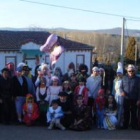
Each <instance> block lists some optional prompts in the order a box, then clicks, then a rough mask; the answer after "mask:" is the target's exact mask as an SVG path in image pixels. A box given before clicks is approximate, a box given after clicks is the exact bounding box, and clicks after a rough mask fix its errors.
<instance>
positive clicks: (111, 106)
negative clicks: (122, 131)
mask: <svg viewBox="0 0 140 140" xmlns="http://www.w3.org/2000/svg"><path fill="white" fill-rule="evenodd" d="M116 113H117V107H116V101H115V99H114V96H113V95H111V94H110V95H108V97H107V102H106V108H105V118H104V121H103V124H104V129H107V130H115V129H116V125H117V122H118V121H117V118H116Z"/></svg>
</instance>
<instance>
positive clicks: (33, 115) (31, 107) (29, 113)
mask: <svg viewBox="0 0 140 140" xmlns="http://www.w3.org/2000/svg"><path fill="white" fill-rule="evenodd" d="M29 100H30V101H32V102H29ZM38 118H39V110H38V106H37V104H36V103H34V98H33V96H32V95H31V94H27V96H26V103H25V104H24V105H23V122H24V123H25V124H27V125H32V124H33V123H34V122H35V120H37V119H38Z"/></svg>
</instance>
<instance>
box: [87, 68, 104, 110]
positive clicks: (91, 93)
mask: <svg viewBox="0 0 140 140" xmlns="http://www.w3.org/2000/svg"><path fill="white" fill-rule="evenodd" d="M101 80H102V79H101V76H100V75H99V68H98V67H93V68H92V74H91V76H90V77H88V78H87V83H86V87H87V89H88V97H89V99H88V105H89V106H91V108H92V105H93V104H94V103H93V102H94V99H95V98H96V96H97V93H98V90H99V89H100V88H101Z"/></svg>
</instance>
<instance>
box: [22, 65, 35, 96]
mask: <svg viewBox="0 0 140 140" xmlns="http://www.w3.org/2000/svg"><path fill="white" fill-rule="evenodd" d="M30 70H31V68H29V67H28V66H23V68H22V75H23V76H24V77H25V78H26V81H27V85H28V92H29V93H30V94H32V95H33V96H34V97H35V87H34V84H33V81H32V78H30V77H29V75H30Z"/></svg>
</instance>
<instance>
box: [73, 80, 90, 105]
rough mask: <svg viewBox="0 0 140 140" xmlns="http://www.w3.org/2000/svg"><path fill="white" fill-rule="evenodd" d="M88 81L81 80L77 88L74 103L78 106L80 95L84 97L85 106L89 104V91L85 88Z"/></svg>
mask: <svg viewBox="0 0 140 140" xmlns="http://www.w3.org/2000/svg"><path fill="white" fill-rule="evenodd" d="M85 83H86V80H85V78H80V79H79V85H78V86H77V87H76V88H75V91H74V100H75V101H74V103H75V104H76V98H77V96H78V95H81V96H82V97H83V104H84V105H87V104H88V89H87V87H86V86H85Z"/></svg>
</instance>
